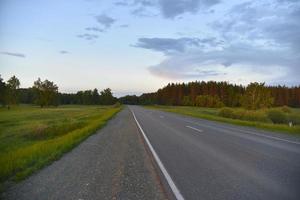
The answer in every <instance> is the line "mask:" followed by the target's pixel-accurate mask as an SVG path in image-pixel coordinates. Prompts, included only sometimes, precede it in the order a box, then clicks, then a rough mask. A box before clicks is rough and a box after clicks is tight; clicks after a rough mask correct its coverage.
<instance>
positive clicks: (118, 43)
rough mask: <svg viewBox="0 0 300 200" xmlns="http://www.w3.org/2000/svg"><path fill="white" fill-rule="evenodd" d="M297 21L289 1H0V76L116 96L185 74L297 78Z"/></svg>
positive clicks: (298, 12)
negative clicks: (43, 81) (44, 82)
mask: <svg viewBox="0 0 300 200" xmlns="http://www.w3.org/2000/svg"><path fill="white" fill-rule="evenodd" d="M299 21H300V2H299V1H293V0H263V1H258V0H256V1H248V0H243V1H238V0H234V1H230V2H225V1H221V0H214V1H207V0H189V1H185V2H182V1H180V0H176V1H172V3H171V1H169V0H157V1H148V0H132V1H120V0H116V1H101V2H99V1H97V0H77V1H63V2H61V1H58V0H55V1H37V0H27V1H22V2H20V1H17V0H10V1H8V0H0V43H1V45H0V69H1V72H0V74H1V77H2V78H3V79H4V80H5V81H6V80H7V79H9V78H10V77H11V76H13V75H16V76H17V77H18V78H19V79H20V81H21V87H22V88H27V87H31V86H32V85H33V82H34V81H35V80H36V79H37V78H38V77H40V78H41V79H42V80H44V79H48V80H50V81H53V82H54V83H55V84H57V85H58V87H59V91H60V92H66V93H74V92H77V91H79V90H88V89H93V88H97V89H98V90H102V89H104V88H111V89H112V91H113V93H114V94H115V95H116V96H117V97H120V96H125V95H126V94H129V95H133V94H135V95H140V94H142V93H149V92H155V91H157V90H158V89H159V88H162V87H164V86H166V85H167V84H168V83H182V82H184V83H187V82H191V81H210V80H212V81H226V82H229V83H232V84H238V85H244V86H245V85H247V84H249V83H250V82H265V83H266V85H286V86H297V85H299V84H300V80H299V78H298V76H299V74H300V68H299V63H300V51H299V50H300V49H299V46H300V37H299V35H300V24H299Z"/></svg>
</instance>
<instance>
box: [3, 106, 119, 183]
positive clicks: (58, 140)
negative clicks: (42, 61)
mask: <svg viewBox="0 0 300 200" xmlns="http://www.w3.org/2000/svg"><path fill="white" fill-rule="evenodd" d="M121 109H122V107H113V106H61V107H58V108H46V109H41V108H39V107H34V106H18V107H15V108H12V109H11V110H5V109H1V110H0V183H1V185H2V186H1V187H2V188H3V183H4V182H5V181H7V180H15V181H17V180H21V179H24V178H25V177H27V176H28V175H30V174H32V173H33V172H35V171H36V170H38V169H40V168H42V167H43V166H45V165H47V164H49V163H51V162H52V161H54V160H57V159H58V158H60V157H61V156H62V155H63V154H64V153H65V152H68V151H70V150H71V149H72V148H74V147H75V146H76V145H78V144H79V143H80V142H81V141H83V140H84V139H86V138H87V137H88V136H90V135H91V134H93V133H95V132H96V130H98V129H99V128H101V127H102V126H104V125H105V124H106V122H107V121H108V120H109V119H111V118H112V117H113V116H114V115H115V114H116V113H117V112H119V111H120V110H121Z"/></svg>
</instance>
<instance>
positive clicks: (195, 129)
mask: <svg viewBox="0 0 300 200" xmlns="http://www.w3.org/2000/svg"><path fill="white" fill-rule="evenodd" d="M186 127H187V128H190V129H193V130H194V131H198V132H200V133H202V132H203V131H202V130H200V129H197V128H195V127H192V126H186Z"/></svg>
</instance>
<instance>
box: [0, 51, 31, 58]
mask: <svg viewBox="0 0 300 200" xmlns="http://www.w3.org/2000/svg"><path fill="white" fill-rule="evenodd" d="M0 54H3V55H8V56H15V57H20V58H25V57H26V56H25V54H22V53H13V52H7V51H1V52H0Z"/></svg>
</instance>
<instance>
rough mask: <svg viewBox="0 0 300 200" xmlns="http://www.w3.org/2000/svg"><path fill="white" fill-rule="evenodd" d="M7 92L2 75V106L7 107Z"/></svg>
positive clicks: (0, 79)
mask: <svg viewBox="0 0 300 200" xmlns="http://www.w3.org/2000/svg"><path fill="white" fill-rule="evenodd" d="M6 91H7V90H6V84H5V82H4V81H3V79H2V78H1V75H0V104H2V106H5V105H6V99H5V98H6Z"/></svg>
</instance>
